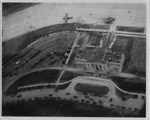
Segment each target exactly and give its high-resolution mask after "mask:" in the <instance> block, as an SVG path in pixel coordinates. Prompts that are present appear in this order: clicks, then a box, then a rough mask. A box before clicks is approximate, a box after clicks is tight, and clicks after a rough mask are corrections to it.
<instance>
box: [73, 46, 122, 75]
mask: <svg viewBox="0 0 150 120" xmlns="http://www.w3.org/2000/svg"><path fill="white" fill-rule="evenodd" d="M124 59H125V56H124V54H123V53H119V52H111V51H109V50H105V48H101V47H96V48H93V47H87V48H80V49H79V50H78V52H77V55H76V57H75V65H76V66H77V67H80V68H82V69H83V70H84V71H85V72H86V73H88V74H91V75H94V76H100V74H107V73H108V72H121V71H122V68H123V63H124Z"/></svg>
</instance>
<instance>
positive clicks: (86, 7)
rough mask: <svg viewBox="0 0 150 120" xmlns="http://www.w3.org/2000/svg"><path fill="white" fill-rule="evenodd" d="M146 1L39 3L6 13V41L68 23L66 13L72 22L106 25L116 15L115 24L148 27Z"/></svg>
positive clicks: (3, 19) (4, 33) (4, 35)
mask: <svg viewBox="0 0 150 120" xmlns="http://www.w3.org/2000/svg"><path fill="white" fill-rule="evenodd" d="M145 11H146V6H145V5H144V4H69V3H68V4H66V3H65V4H46V3H45V4H38V5H35V6H32V7H29V8H27V9H24V10H21V11H18V12H16V13H13V14H10V15H8V16H3V18H2V21H3V28H2V29H3V41H6V40H9V39H11V38H14V37H17V36H20V35H22V34H25V33H28V32H31V31H34V30H37V29H39V28H43V27H46V26H49V25H53V24H59V23H64V20H63V17H64V16H65V14H66V12H67V13H68V15H69V16H73V19H72V20H69V22H70V23H73V22H80V23H92V24H102V23H103V19H104V18H107V17H110V16H111V17H115V22H114V23H113V24H115V25H127V26H144V27H145V26H146V22H145V20H146V12H145Z"/></svg>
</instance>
